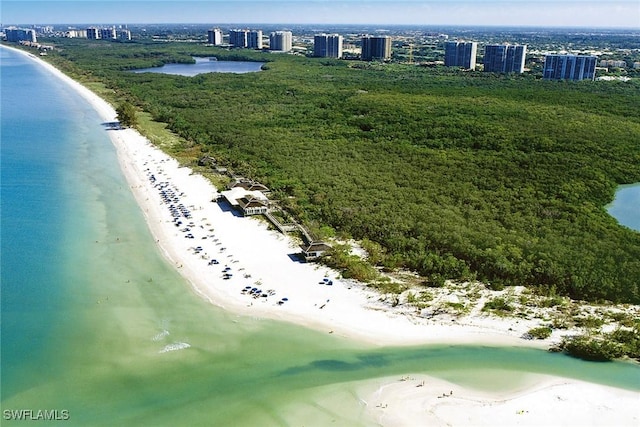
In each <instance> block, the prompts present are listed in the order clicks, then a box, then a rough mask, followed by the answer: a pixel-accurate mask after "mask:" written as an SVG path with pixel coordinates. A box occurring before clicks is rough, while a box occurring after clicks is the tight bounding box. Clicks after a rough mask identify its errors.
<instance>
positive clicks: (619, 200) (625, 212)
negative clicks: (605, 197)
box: [607, 183, 640, 231]
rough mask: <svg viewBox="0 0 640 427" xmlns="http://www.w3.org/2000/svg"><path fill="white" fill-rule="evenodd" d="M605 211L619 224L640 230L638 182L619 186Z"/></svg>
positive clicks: (639, 187)
mask: <svg viewBox="0 0 640 427" xmlns="http://www.w3.org/2000/svg"><path fill="white" fill-rule="evenodd" d="M607 211H608V212H609V215H611V216H613V217H614V218H615V219H617V220H618V222H619V223H620V224H622V225H624V226H627V227H629V228H632V229H634V230H638V231H640V183H636V184H631V185H622V186H620V188H618V191H616V197H615V198H614V199H613V202H611V204H610V205H609V206H607Z"/></svg>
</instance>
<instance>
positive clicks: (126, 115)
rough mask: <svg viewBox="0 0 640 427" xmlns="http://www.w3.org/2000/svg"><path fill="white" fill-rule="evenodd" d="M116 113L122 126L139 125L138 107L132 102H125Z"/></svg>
mask: <svg viewBox="0 0 640 427" xmlns="http://www.w3.org/2000/svg"><path fill="white" fill-rule="evenodd" d="M116 113H118V121H119V122H120V124H121V125H122V126H125V127H133V126H135V125H136V124H137V123H138V119H137V118H136V107H134V106H133V104H131V103H130V102H126V101H125V102H123V103H122V104H120V105H119V106H118V108H117V109H116Z"/></svg>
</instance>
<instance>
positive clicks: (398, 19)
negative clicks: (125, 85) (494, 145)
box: [1, 0, 640, 29]
mask: <svg viewBox="0 0 640 427" xmlns="http://www.w3.org/2000/svg"><path fill="white" fill-rule="evenodd" d="M1 13H2V16H1V22H2V24H3V25H10V24H23V25H26V24H38V25H46V24H53V25H55V24H161V23H167V24H170V23H184V24H207V23H211V24H234V23H237V24H355V25H434V26H435V25H442V26H444V25H460V26H531V27H591V28H635V29H640V2H638V0H600V1H591V0H587V1H584V0H555V1H548V0H449V1H445V0H423V1H417V0H402V1H381V0H324V1H302V0H298V1H296V0H289V1H278V0H276V1H269V0H233V1H231V0H225V1H222V0H195V1H166V0H134V1H121V0H75V1H74V0H71V1H56V0H48V1H47V0H19V1H12V0H9V1H3V2H2V10H1Z"/></svg>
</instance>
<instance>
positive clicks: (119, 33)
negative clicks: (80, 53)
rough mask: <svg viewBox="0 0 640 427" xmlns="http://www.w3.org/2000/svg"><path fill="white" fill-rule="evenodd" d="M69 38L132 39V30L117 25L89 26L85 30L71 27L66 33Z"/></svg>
mask: <svg viewBox="0 0 640 427" xmlns="http://www.w3.org/2000/svg"><path fill="white" fill-rule="evenodd" d="M65 36H66V37H69V38H81V39H89V40H124V41H129V40H131V31H129V30H127V29H124V28H119V29H116V27H100V28H99V27H89V28H85V29H83V30H79V29H70V30H67V31H66V33H65Z"/></svg>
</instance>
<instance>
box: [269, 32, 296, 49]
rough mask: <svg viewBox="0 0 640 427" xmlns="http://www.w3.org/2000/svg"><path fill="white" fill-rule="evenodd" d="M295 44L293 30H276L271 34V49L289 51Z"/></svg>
mask: <svg viewBox="0 0 640 427" xmlns="http://www.w3.org/2000/svg"><path fill="white" fill-rule="evenodd" d="M292 44H293V34H291V31H274V32H273V33H271V34H270V35H269V50H278V51H281V52H289V51H290V50H291V47H292Z"/></svg>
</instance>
